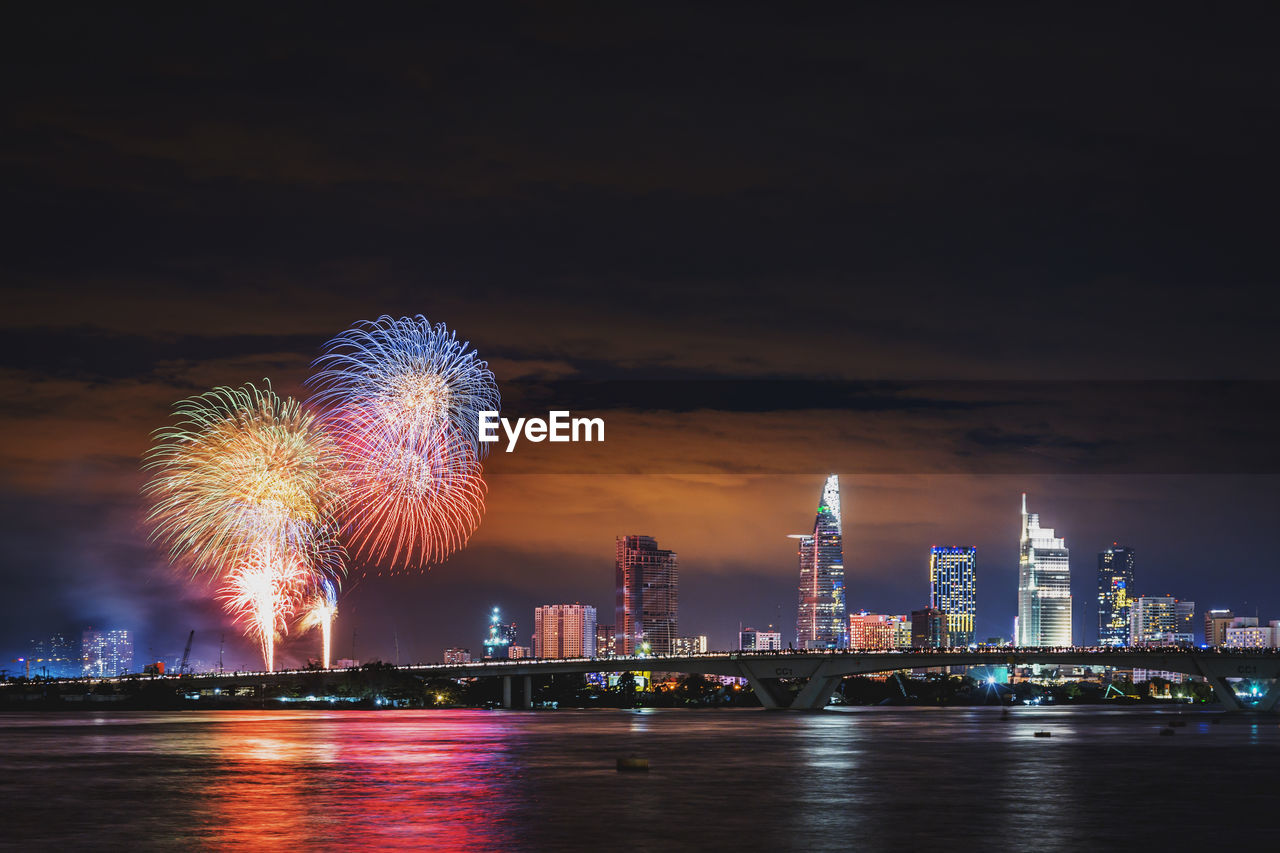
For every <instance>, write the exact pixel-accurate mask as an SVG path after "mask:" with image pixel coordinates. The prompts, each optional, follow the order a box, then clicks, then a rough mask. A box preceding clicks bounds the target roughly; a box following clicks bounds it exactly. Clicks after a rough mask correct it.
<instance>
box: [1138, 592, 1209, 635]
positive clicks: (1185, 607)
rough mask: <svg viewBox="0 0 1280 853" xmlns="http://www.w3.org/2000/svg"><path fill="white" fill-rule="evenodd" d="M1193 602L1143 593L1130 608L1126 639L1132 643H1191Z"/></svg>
mask: <svg viewBox="0 0 1280 853" xmlns="http://www.w3.org/2000/svg"><path fill="white" fill-rule="evenodd" d="M1194 612H1195V602H1191V601H1179V600H1178V599H1176V598H1174V597H1173V596H1170V595H1142V596H1139V597H1138V598H1136V599H1134V600H1133V602H1132V604H1131V606H1130V608H1129V640H1130V645H1134V646H1175V645H1176V646H1190V645H1192V644H1193V642H1194V640H1195V635H1194V634H1192V633H1191V618H1192V617H1191V614H1193V613H1194Z"/></svg>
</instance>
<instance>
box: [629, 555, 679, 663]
mask: <svg viewBox="0 0 1280 853" xmlns="http://www.w3.org/2000/svg"><path fill="white" fill-rule="evenodd" d="M614 565H615V569H616V571H615V574H616V577H617V601H616V604H615V607H614V628H615V629H616V630H617V632H618V639H617V652H618V654H620V655H633V654H635V653H636V652H637V651H638V650H639V649H640V648H641V646H642V644H644V643H648V644H649V651H650V652H651V653H653V654H663V655H665V654H670V653H671V641H672V640H674V639H675V638H676V636H677V635H678V634H679V629H678V624H679V620H678V611H679V603H680V572H679V565H678V561H677V558H676V552H675V551H664V550H662V549H660V548H659V547H658V543H657V541H656V540H655V539H654V538H653V537H652V536H624V537H619V538H618V540H617V559H616V561H615V564H614Z"/></svg>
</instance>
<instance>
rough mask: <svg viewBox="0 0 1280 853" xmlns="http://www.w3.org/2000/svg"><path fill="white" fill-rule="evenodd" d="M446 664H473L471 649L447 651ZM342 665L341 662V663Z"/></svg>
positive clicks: (445, 653) (445, 651) (445, 655)
mask: <svg viewBox="0 0 1280 853" xmlns="http://www.w3.org/2000/svg"><path fill="white" fill-rule="evenodd" d="M444 662H445V663H471V649H445V650H444ZM339 664H341V661H339Z"/></svg>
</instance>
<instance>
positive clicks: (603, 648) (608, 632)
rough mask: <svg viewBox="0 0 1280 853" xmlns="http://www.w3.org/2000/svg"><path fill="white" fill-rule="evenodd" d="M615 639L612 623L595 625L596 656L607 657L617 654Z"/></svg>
mask: <svg viewBox="0 0 1280 853" xmlns="http://www.w3.org/2000/svg"><path fill="white" fill-rule="evenodd" d="M617 640H618V638H617V634H616V633H615V632H614V630H613V626H612V625H596V657H598V658H608V657H613V656H614V655H615V654H617V653H618V651H617V650H618V645H617Z"/></svg>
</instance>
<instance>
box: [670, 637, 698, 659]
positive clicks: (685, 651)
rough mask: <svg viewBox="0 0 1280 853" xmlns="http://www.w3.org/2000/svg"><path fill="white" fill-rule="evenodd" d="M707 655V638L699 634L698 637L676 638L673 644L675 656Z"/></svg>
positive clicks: (672, 648) (672, 652) (672, 649)
mask: <svg viewBox="0 0 1280 853" xmlns="http://www.w3.org/2000/svg"><path fill="white" fill-rule="evenodd" d="M706 653H707V637H706V635H705V634H699V635H698V636H696V637H676V638H675V640H674V641H673V642H672V643H671V654H673V655H703V654H706Z"/></svg>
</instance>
